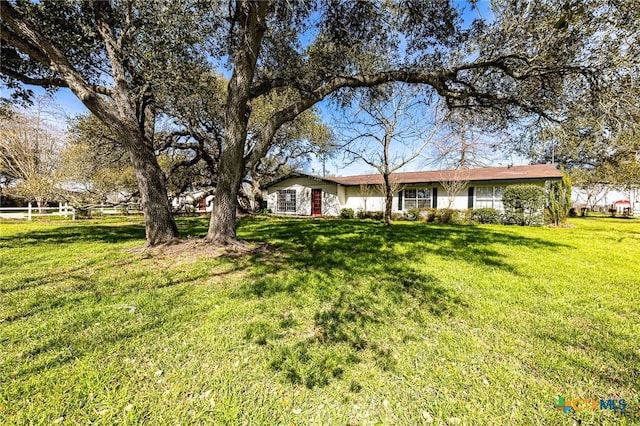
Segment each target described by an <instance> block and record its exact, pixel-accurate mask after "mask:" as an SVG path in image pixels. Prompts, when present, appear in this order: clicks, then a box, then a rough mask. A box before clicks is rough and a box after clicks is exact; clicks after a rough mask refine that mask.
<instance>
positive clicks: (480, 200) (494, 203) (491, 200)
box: [473, 186, 505, 210]
mask: <svg viewBox="0 0 640 426" xmlns="http://www.w3.org/2000/svg"><path fill="white" fill-rule="evenodd" d="M504 188H505V187H504V186H476V189H475V191H474V198H475V199H474V200H473V207H474V208H476V209H482V208H492V209H496V210H504V206H503V204H502V194H503V193H504ZM483 189H484V190H487V189H488V190H489V191H488V192H490V194H486V195H482V196H480V192H481V190H483Z"/></svg>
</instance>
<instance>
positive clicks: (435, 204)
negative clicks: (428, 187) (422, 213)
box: [432, 188, 438, 209]
mask: <svg viewBox="0 0 640 426" xmlns="http://www.w3.org/2000/svg"><path fill="white" fill-rule="evenodd" d="M432 196H433V204H432V205H433V208H434V209H437V208H438V188H433V195H432Z"/></svg>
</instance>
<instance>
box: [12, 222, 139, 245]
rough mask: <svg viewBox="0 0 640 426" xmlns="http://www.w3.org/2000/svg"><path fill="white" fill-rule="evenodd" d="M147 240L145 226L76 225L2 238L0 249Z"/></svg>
mask: <svg viewBox="0 0 640 426" xmlns="http://www.w3.org/2000/svg"><path fill="white" fill-rule="evenodd" d="M144 239H145V230H144V226H143V225H129V224H128V225H122V224H113V225H96V224H86V225H74V226H60V227H56V228H50V229H46V230H40V231H29V232H24V233H20V234H14V235H11V236H8V237H2V236H0V247H2V246H7V247H14V248H20V247H26V246H32V245H36V244H37V245H42V244H56V245H57V244H72V243H78V242H83V243H87V242H93V243H123V242H127V241H132V240H141V242H142V241H144Z"/></svg>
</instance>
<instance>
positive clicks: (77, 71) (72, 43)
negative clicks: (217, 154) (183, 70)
mask: <svg viewBox="0 0 640 426" xmlns="http://www.w3.org/2000/svg"><path fill="white" fill-rule="evenodd" d="M193 12H194V10H193V8H192V7H190V5H189V4H183V3H178V2H175V3H171V2H169V3H166V4H164V5H163V6H162V7H161V6H160V5H159V4H147V2H135V1H128V0H122V1H119V0H114V1H89V0H87V1H55V0H53V1H47V0H43V1H39V2H27V1H15V2H9V1H3V2H2V5H1V9H0V16H1V18H2V21H1V24H0V25H1V32H0V39H1V41H2V45H1V48H2V62H1V65H0V72H1V75H2V79H3V81H4V83H5V85H7V86H9V87H10V88H17V89H18V92H17V93H18V94H22V95H23V96H22V97H21V98H22V99H25V98H28V92H25V91H24V90H22V87H24V86H21V85H27V86H29V85H31V86H41V87H44V88H47V89H55V88H60V87H66V88H69V89H70V90H71V91H72V92H73V93H74V94H75V95H76V96H77V97H78V99H79V100H80V101H81V102H82V103H83V104H84V105H85V106H86V107H87V109H89V110H90V111H91V112H92V113H93V114H94V115H95V116H96V117H98V118H99V119H100V121H102V122H103V123H104V124H105V125H106V126H107V127H108V128H109V129H110V130H111V131H112V132H114V133H115V134H116V135H117V137H118V139H119V141H120V142H121V143H122V145H123V146H124V148H125V149H126V151H127V153H128V155H129V157H130V160H131V163H132V165H133V168H134V171H135V175H136V178H137V182H138V187H139V191H140V195H141V199H142V206H143V210H144V216H145V227H146V237H147V242H148V244H150V245H154V244H158V243H162V242H166V241H168V240H171V239H173V238H175V237H177V236H178V231H177V228H176V225H175V222H174V220H173V217H172V215H171V210H170V206H169V202H168V199H167V191H166V185H165V177H164V175H163V173H162V170H161V169H160V167H159V165H158V162H157V159H156V153H155V147H154V126H155V118H156V111H155V98H154V90H155V85H156V83H157V82H162V81H163V79H165V80H166V79H167V78H168V77H167V75H168V73H165V74H163V73H162V72H161V71H159V70H165V69H167V70H171V65H172V63H179V64H180V65H181V66H183V65H184V63H185V62H188V59H187V58H188V57H189V52H188V49H189V45H190V44H191V43H192V42H195V40H191V39H190V38H189V33H190V30H191V29H192V28H191V27H190V26H189V22H193V20H194V19H196V18H197V14H194V13H193ZM178 18H179V21H178ZM190 20H191V21H190Z"/></svg>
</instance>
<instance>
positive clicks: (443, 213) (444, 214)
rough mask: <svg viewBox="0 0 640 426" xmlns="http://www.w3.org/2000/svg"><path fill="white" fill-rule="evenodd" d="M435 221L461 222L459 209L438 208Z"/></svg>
mask: <svg viewBox="0 0 640 426" xmlns="http://www.w3.org/2000/svg"><path fill="white" fill-rule="evenodd" d="M435 221H436V222H438V223H458V222H460V215H459V214H458V211H457V210H453V209H438V210H436V213H435Z"/></svg>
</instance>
